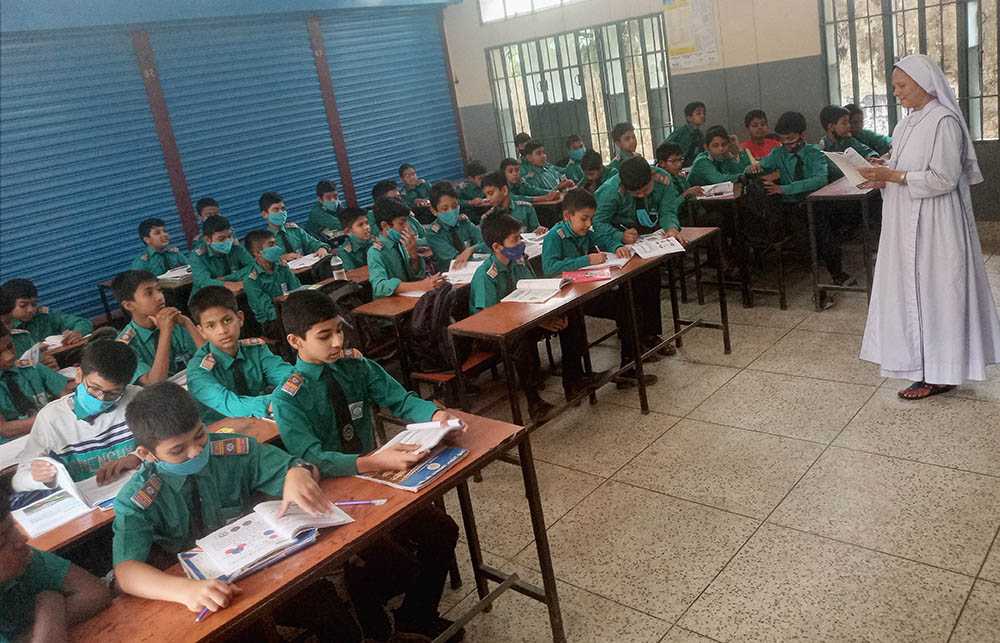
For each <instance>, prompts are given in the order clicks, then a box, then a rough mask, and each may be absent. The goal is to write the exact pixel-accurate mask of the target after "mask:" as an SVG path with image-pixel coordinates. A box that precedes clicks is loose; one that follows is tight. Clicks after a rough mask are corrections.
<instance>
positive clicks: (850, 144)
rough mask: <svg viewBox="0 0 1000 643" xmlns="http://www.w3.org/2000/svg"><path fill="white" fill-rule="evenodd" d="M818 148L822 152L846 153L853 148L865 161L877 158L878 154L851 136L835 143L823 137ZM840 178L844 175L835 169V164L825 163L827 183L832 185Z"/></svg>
mask: <svg viewBox="0 0 1000 643" xmlns="http://www.w3.org/2000/svg"><path fill="white" fill-rule="evenodd" d="M819 147H820V149H822V150H823V151H824V152H846V151H847V150H848V149H849V148H854V151H856V152H857V153H858V154H860V155H861V157H862V158H866V159H867V158H873V157H876V156H878V152H876V151H875V150H873V149H872V148H870V147H868V146H867V145H865V144H864V143H862V142H861V141H859V140H858V139H856V138H854V137H853V136H845V137H843V138H839V139H837V140H836V141H833V140H831V139H830V137H829V136H824V137H823V141H822V142H821V143H820V146H819ZM842 176H844V173H843V172H841V171H840V168H839V167H837V164H836V163H829V162H827V164H826V177H827V181H829V182H830V183H833V182H834V181H836V180H837V179H839V178H840V177H842Z"/></svg>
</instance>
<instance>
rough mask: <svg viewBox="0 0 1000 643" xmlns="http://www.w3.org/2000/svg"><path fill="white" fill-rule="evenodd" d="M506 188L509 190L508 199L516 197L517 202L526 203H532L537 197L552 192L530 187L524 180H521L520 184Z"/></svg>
mask: <svg viewBox="0 0 1000 643" xmlns="http://www.w3.org/2000/svg"><path fill="white" fill-rule="evenodd" d="M508 188H509V189H510V198H512V199H513V198H514V197H517V198H518V200H519V201H526V202H528V203H534V202H535V199H536V198H537V197H540V196H545V195H546V194H548V193H549V192H551V191H552V190H546V189H544V188H540V187H537V186H534V185H531V184H530V183H528V182H526V181H525V180H524V179H521V182H520V183H514V184H511V185H508Z"/></svg>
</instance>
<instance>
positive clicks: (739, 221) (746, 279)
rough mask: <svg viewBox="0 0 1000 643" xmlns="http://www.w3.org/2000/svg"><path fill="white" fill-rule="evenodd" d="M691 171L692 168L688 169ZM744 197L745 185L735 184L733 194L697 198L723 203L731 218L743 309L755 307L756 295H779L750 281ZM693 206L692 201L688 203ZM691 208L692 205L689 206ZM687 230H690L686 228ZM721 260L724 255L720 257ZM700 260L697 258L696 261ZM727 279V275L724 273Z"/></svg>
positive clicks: (703, 201) (692, 215) (708, 201)
mask: <svg viewBox="0 0 1000 643" xmlns="http://www.w3.org/2000/svg"><path fill="white" fill-rule="evenodd" d="M687 169H688V170H689V171H690V168H687ZM741 196H743V184H742V183H737V182H734V183H733V193H732V194H727V195H725V196H701V197H697V199H696V200H697V202H698V203H721V204H723V205H724V206H725V207H724V208H723V210H724V212H725V213H726V214H727V215H728V216H729V217H731V221H732V230H733V237H734V241H735V242H736V246H737V247H736V262H737V265H738V266H739V269H740V292H741V294H742V296H743V307H744V308H752V307H753V296H754V294H760V295H773V294H778V291H777V290H773V289H767V288H754V287H753V284H752V283H751V279H750V266H749V263H748V261H747V247H746V242H745V240H744V238H743V217H742V216H741V213H740V197H741ZM688 203H689V204H691V202H690V201H688ZM689 208H690V205H689ZM688 213H689V218H690V219H691V223H694V213H693V211H692V210H690V209H689V210H688ZM684 229H685V230H687V229H689V228H684ZM719 257H720V259H721V257H722V255H721V254H720V255H719ZM698 260H699V259H698V258H697V257H696V258H695V261H698ZM723 278H725V273H723ZM699 303H700V302H699Z"/></svg>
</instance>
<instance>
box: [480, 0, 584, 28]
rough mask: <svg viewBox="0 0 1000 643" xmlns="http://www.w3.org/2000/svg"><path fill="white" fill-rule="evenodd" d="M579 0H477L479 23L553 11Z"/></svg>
mask: <svg viewBox="0 0 1000 643" xmlns="http://www.w3.org/2000/svg"><path fill="white" fill-rule="evenodd" d="M580 1H581V0H479V20H480V22H483V23H487V22H498V21H500V20H507V19H508V18H514V17H517V16H526V15H528V14H530V13H537V12H539V11H544V10H546V9H555V8H556V7H561V6H563V5H567V4H573V3H574V2H580Z"/></svg>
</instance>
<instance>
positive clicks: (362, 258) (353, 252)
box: [337, 208, 422, 270]
mask: <svg viewBox="0 0 1000 643" xmlns="http://www.w3.org/2000/svg"><path fill="white" fill-rule="evenodd" d="M340 225H341V227H342V228H343V230H345V231H346V232H347V233H348V234H347V241H345V242H344V244H343V245H341V246H340V248H338V249H337V256H338V257H340V261H341V262H342V263H343V264H344V270H354V269H355V268H360V267H362V266H367V265H368V248H371V247H372V228H371V226H370V225H369V224H368V214H367V213H366V212H365V211H364V210H362V209H361V208H344V209H343V210H341V211H340ZM421 227H422V226H421Z"/></svg>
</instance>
